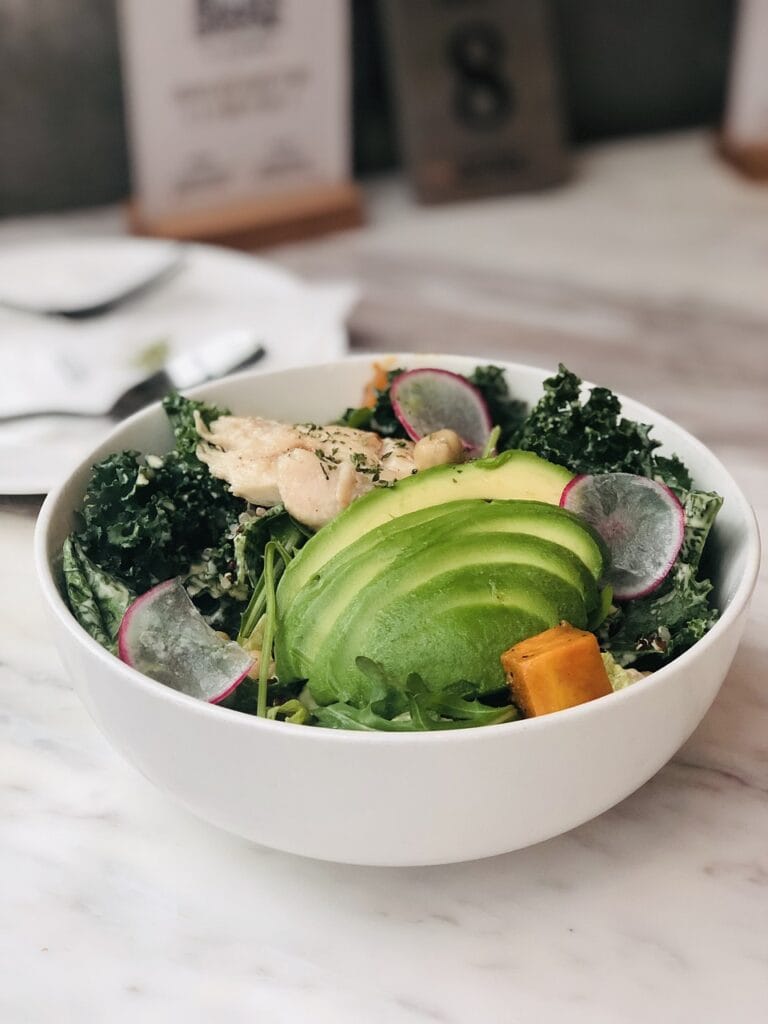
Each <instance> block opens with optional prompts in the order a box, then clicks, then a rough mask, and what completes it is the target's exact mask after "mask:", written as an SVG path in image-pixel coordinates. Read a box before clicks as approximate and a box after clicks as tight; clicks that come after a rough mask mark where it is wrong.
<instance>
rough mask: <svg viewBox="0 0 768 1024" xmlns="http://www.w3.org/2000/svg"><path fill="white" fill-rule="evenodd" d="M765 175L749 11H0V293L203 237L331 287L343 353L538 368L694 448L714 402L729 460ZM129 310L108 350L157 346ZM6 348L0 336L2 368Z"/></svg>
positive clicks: (481, 3)
mask: <svg viewBox="0 0 768 1024" xmlns="http://www.w3.org/2000/svg"><path fill="white" fill-rule="evenodd" d="M767 180H768V4H766V3H765V2H764V0H742V2H741V3H739V2H738V0H622V2H621V3H616V2H612V0H526V2H513V0H378V2H374V0H351V2H347V0H316V2H313V3H312V4H309V3H307V2H306V0H304V2H302V0H167V2H165V0H164V3H163V4H162V5H158V4H156V3H153V0H122V2H117V3H115V4H113V3H111V2H107V0H37V2H36V3H34V4H30V3H28V2H26V0H0V262H1V261H2V260H3V259H4V260H5V263H3V264H2V268H0V269H2V275H3V278H4V280H6V282H7V281H9V280H11V279H12V278H14V274H13V273H10V274H9V273H8V268H10V270H11V271H13V269H14V267H15V268H17V269H18V268H20V267H21V265H22V263H23V261H21V262H20V260H19V258H17V257H18V254H19V253H21V252H22V249H23V248H24V247H25V246H26V247H27V254H29V252H33V253H34V252H35V250H34V245H44V244H48V243H49V242H51V241H52V240H58V242H60V243H61V242H62V241H63V242H66V241H67V240H68V239H73V238H76V239H82V238H84V237H85V238H89V239H107V238H109V239H113V240H114V239H115V238H126V237H128V236H136V235H139V236H145V237H150V238H152V237H154V238H162V239H172V240H176V241H181V242H182V243H185V244H187V245H191V244H194V243H199V242H207V243H215V244H223V245H225V246H228V247H233V248H236V249H237V250H239V251H240V252H246V253H254V252H258V255H259V257H260V259H261V260H265V259H266V260H267V261H269V266H270V267H276V268H279V270H280V272H281V273H283V274H285V273H287V274H288V275H293V278H292V279H293V280H294V282H296V284H297V287H298V284H299V283H300V284H301V285H302V287H304V286H306V287H307V288H318V289H320V290H322V289H323V288H331V289H333V288H335V289H337V291H336V293H335V294H336V300H334V301H335V304H334V303H331V305H332V306H333V316H331V315H330V314H329V317H330V319H333V317H335V318H336V321H338V322H340V323H342V324H343V325H345V326H344V330H345V332H346V334H345V339H346V341H348V342H349V344H350V345H351V347H352V348H353V349H357V350H363V351H365V350H377V351H381V350H420V351H449V352H470V353H477V354H478V356H483V357H488V358H510V359H519V360H522V361H525V362H531V363H536V364H540V365H553V364H555V363H557V362H558V361H559V360H563V361H566V362H568V363H569V364H571V365H573V367H574V369H576V370H577V371H578V372H580V373H581V374H582V375H583V376H585V377H587V378H592V379H600V381H601V382H603V383H606V384H608V385H610V386H613V387H616V388H619V389H622V390H625V391H629V392H631V393H632V394H634V395H635V396H637V397H638V398H641V399H644V400H646V401H648V402H650V404H652V405H654V406H656V407H658V408H660V409H661V410H662V411H664V412H667V413H669V414H670V415H672V416H673V417H674V418H676V419H680V420H682V421H683V422H684V423H685V425H686V426H688V427H689V428H691V429H692V430H694V431H697V432H699V433H700V434H701V435H702V436H703V438H704V439H705V440H707V438H708V437H711V435H712V431H713V430H714V429H715V428H714V426H713V420H712V416H711V407H712V404H713V403H716V402H717V401H718V395H719V394H721V393H722V389H723V388H724V387H726V386H728V387H730V388H731V389H732V392H733V394H736V395H738V397H739V401H738V403H737V406H738V407H734V408H733V410H732V412H731V416H730V422H729V426H728V437H729V438H730V440H731V441H733V442H734V443H736V442H741V441H743V440H745V439H753V438H755V437H757V436H759V437H761V438H762V437H763V434H764V426H763V423H762V420H763V418H764V409H765V398H766V392H767V390H768V370H766V359H765V356H764V347H765V335H766V328H767V327H768V285H767V284H766V282H767V281H768V273H767V271H768V266H767V265H768V184H766V181H767ZM30 246H32V249H29V247H30ZM147 251H149V250H147ZM196 251H197V250H196ZM57 252H60V250H57ZM135 252H136V250H134V253H135ZM132 258H134V257H132ZM57 260H58V263H57ZM105 260H106V257H105ZM9 261H10V262H9ZM14 261H15V262H14ZM66 262H67V260H66V257H60V256H57V257H56V258H55V259H52V258H51V256H50V252H49V253H48V258H47V262H45V261H43V262H41V261H40V260H39V259H32V260H31V261H30V260H27V263H25V264H24V267H25V268H26V269H24V272H23V273H24V274H26V275H27V280H26V281H23V282H22V283H21V285H20V286H19V287H20V288H21V291H20V292H19V291H17V293H14V294H11V293H9V292H8V288H7V287H6V289H5V291H4V290H3V287H2V282H0V304H3V303H5V305H6V306H7V307H8V306H11V305H14V301H16V304H17V305H18V304H19V302H18V294H21V293H23V294H24V296H27V297H28V296H29V294H30V292H33V293H34V292H35V290H38V291H41V293H42V292H45V287H49V288H50V287H52V285H53V284H55V280H54V279H56V278H57V274H58V270H57V267H60V266H62V265H63V264H64V263H66ZM74 266H75V264H74V263H70V282H71V279H72V276H73V273H74V272H73V271H72V268H73V267H74ZM221 266H222V267H223V264H222V265H221ZM254 266H256V264H254ZM264 266H265V265H264V264H263V263H260V264H259V267H260V268H261V270H260V271H259V272H260V273H262V271H263V268H264ZM30 268H31V269H30ZM35 268H37V269H35ZM51 268H53V269H51ZM89 274H90V272H89V271H86V270H83V271H82V273H80V277H79V279H78V281H77V282H76V283H77V284H78V286H82V285H83V282H84V281H85V279H86V278H88V277H89ZM22 276H23V274H22V271H21V270H19V271H18V274H17V275H16V280H17V284H18V279H20V278H21V277H22ZM118 276H119V275H118ZM235 276H236V275H235ZM75 277H77V275H76V274H75ZM204 277H208V278H209V279H210V277H211V275H207V274H202V272H201V279H202V278H204ZM234 279H235V277H232V278H231V280H232V281H234ZM238 280H239V278H238ZM44 286H45V287H44ZM64 286H65V285H62V287H64ZM66 286H67V287H70V285H66ZM262 286H264V278H263V275H262V277H261V278H260V283H259V287H262ZM196 287H197V286H196ZM254 287H255V286H254ZM238 288H239V294H240V295H242V294H243V293H244V292H246V291H248V287H247V285H238ZM173 289H176V290H175V291H174V290H173ZM190 289H191V285H189V287H188V288H187V291H186V292H183V295H182V292H181V291H180V290H179V286H178V282H177V283H176V284H173V283H172V287H170V290H168V291H167V293H165V292H164V293H163V295H164V299H163V301H165V302H166V305H167V306H170V304H172V303H173V302H175V303H177V304H178V303H180V302H181V301H182V298H183V302H184V303H185V304H186V307H187V308H189V304H190V302H192V304H193V305H194V296H193V297H192V298H190V295H191V291H190ZM338 289H341V290H342V291H341V292H339V291H338ZM345 289H346V290H345ZM54 290H55V289H54ZM75 290H77V288H75ZM80 290H81V291H82V288H81V289H80ZM60 291H61V289H60ZM257 291H258V289H257ZM342 292H343V298H340V297H339V296H340V295H341V294H342ZM159 294H160V293H159V292H158V295H159ZM254 294H255V293H254ZM261 294H262V293H261V292H259V295H261ZM302 294H304V293H302ZM313 294H314V298H317V297H318V295H319V294H320V292H315V293H313ZM59 297H60V295H59ZM327 297H328V296H327V294H326V296H325V298H326V299H327ZM197 298H198V300H199V301H198V306H197V308H198V309H202V308H203V307H204V306H205V307H206V308H207V309H209V310H210V309H212V308H214V307H217V306H218V307H219V308H221V309H222V310H223V311H224V313H223V314H222V316H223V321H222V323H224V326H227V325H228V324H229V321H227V319H226V315H224V314H225V313H227V311H229V312H228V315H229V317H230V320H232V324H231V326H243V325H244V320H243V317H244V313H243V309H242V308H241V307H239V306H238V303H237V301H235V300H234V299H233V295H232V288H231V287H230V288H229V289H227V288H224V289H223V291H220V292H219V293H216V294H214V293H213V291H209V292H208V293H206V294H205V296H203V294H202V293H199V294H198V296H197ZM203 298H205V302H204V301H203ZM294 300H295V296H294V298H293V299H291V302H292V303H293V305H294V308H295V309H299V307H296V305H295V301H294ZM25 301H26V300H25ZM259 301H261V300H259ZM265 301H266V300H265ZM276 301H277V300H276ZM283 301H284V300H283ZM308 301H309V300H308ZM291 302H289V305H290V304H291ZM153 303H154V305H153ZM21 304H22V305H23V303H21ZM327 305H328V304H327V303H326V307H325V308H326V309H327ZM260 308H264V307H260V306H259V304H258V303H257V304H256V311H255V312H254V311H253V310H251V311H250V312H249V313H248V317H249V319H248V324H247V326H249V327H251V328H253V327H256V326H257V325H258V321H259V309H260ZM308 308H309V307H301V309H303V310H304V312H303V313H302V314H300V313H297V314H296V317H298V321H297V322H294V323H292V324H291V327H290V330H288V329H287V328H285V329H284V330H283V333H282V334H280V332H279V331H278V334H277V336H276V337H277V340H276V341H274V342H273V343H272V344H271V346H270V344H269V342H270V339H269V337H267V338H266V341H267V347H268V348H271V352H272V353H273V354H274V353H275V352H276V351H277V350H278V348H279V350H280V352H281V353H283V354H284V355H285V354H286V353H289V352H290V351H291V346H292V345H295V343H296V342H295V339H296V337H297V335H298V334H300V333H301V328H300V326H297V323H299V322H300V321H301V316H302V315H303V316H304V322H307V316H306V310H307V309H308ZM233 310H235V312H233ZM143 312H144V313H145V316H144V319H143V320H142V321H141V330H140V331H139V330H138V328H137V329H136V330H134V331H133V333H131V332H127V331H126V330H125V329H124V327H121V330H122V334H121V338H122V341H121V343H122V344H123V345H125V346H127V347H128V348H129V349H130V350H131V351H142V352H143V351H145V350H146V349H147V347H148V346H149V347H150V348H151V343H152V341H153V339H154V340H157V338H158V337H160V338H161V339H162V340H163V345H165V346H166V350H167V351H171V352H172V351H173V350H174V348H175V346H176V344H177V341H178V339H177V338H176V336H175V335H174V333H173V332H174V331H175V330H176V329H177V328H176V326H173V327H170V326H168V323H170V322H171V320H168V323H166V321H165V320H164V319H163V317H164V316H165V313H166V312H167V309H165V308H164V307H163V309H161V300H160V298H158V296H157V295H155V294H154V293H152V295H150V297H149V299H148V305H146V306H145V307H143ZM161 313H162V315H161ZM155 314H157V319H156V330H154V331H153V322H154V321H153V319H152V317H153V316H155ZM270 315H271V314H270ZM171 319H172V318H171ZM278 319H279V318H278ZM266 320H269V322H270V323H271V322H272V320H274V317H272V320H270V318H269V317H267V318H266ZM265 322H266V321H265ZM28 323H29V321H25V324H28ZM121 323H122V322H121ZM173 323H174V324H175V323H176V321H175V320H174V321H173ZM281 323H282V321H281ZM71 326H72V325H71V324H70V325H68V327H71ZM205 326H206V329H208V328H210V330H213V328H214V327H220V326H221V323H218V322H217V323H213V322H210V323H209V322H208V320H205ZM283 326H284V325H283ZM337 326H338V324H337ZM201 329H202V328H201ZM334 329H335V328H334ZM26 330H27V327H24V329H23V330H22V326H21V322H20V321H19V320H18V318H16V319H13V320H11V319H7V318H6V319H5V320H4V319H2V318H0V356H2V353H3V350H5V351H6V354H7V352H8V351H10V350H11V349H12V348H13V346H14V345H17V346H18V345H21V344H22V340H20V339H23V338H26V334H25V333H24V332H25V331H26ZM76 330H77V328H75V329H74V331H72V330H70V333H69V335H68V337H70V338H72V339H73V342H72V343H73V344H75V343H76V341H77V338H80V339H81V340H82V338H84V337H85V336H84V335H83V334H82V330H85V327H82V328H81V329H80V334H76V333H75V331H76ZM268 333H269V332H268V331H267V334H268ZM195 340H199V337H197V338H196V339H195ZM25 343H26V342H25ZM54 344H56V345H59V344H60V343H59V342H58V341H57V342H54ZM161 348H162V345H161ZM335 352H337V348H330V349H329V347H328V346H327V345H326V346H323V345H322V344H321V343H320V342H318V341H316V340H315V339H314V337H313V338H312V339H309V340H307V341H306V344H304V346H303V347H302V346H301V345H299V346H298V348H296V354H295V358H294V361H300V360H301V361H306V360H307V359H310V358H312V357H313V356H314V357H316V358H327V357H329V355H332V354H334V353H335ZM86 361H87V360H86ZM287 361H290V360H287ZM265 365H266V364H265ZM0 369H2V367H0ZM3 372H5V371H3ZM686 383H687V384H688V385H689V386H684V385H685V384H686ZM673 384H674V386H672V385H673ZM62 386H63V385H62ZM90 386H91V385H90V384H89V387H90ZM93 386H98V385H97V384H94V385H93ZM14 387H15V385H14ZM54 390H55V383H54ZM7 394H8V390H7V388H6V395H7ZM54 397H55V396H54ZM1 399H2V393H1V392H0V400H1ZM718 429H720V428H718ZM14 443H16V442H15V441H14ZM749 443H750V444H751V443H754V442H753V440H749ZM1 447H2V435H1V434H0V448H1ZM1 461H2V459H1V452H0V463H1ZM1 469H2V466H1V465H0V470H1ZM0 475H2V474H1V472H0Z"/></svg>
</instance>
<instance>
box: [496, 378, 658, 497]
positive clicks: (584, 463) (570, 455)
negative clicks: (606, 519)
mask: <svg viewBox="0 0 768 1024" xmlns="http://www.w3.org/2000/svg"><path fill="white" fill-rule="evenodd" d="M620 413H621V403H620V402H619V399H618V398H617V397H616V395H615V394H614V393H613V392H612V391H609V390H608V388H600V387H597V388H592V390H591V392H590V394H589V397H588V398H587V400H586V401H585V402H582V401H581V380H580V379H579V377H577V376H576V374H575V373H571V371H570V370H568V369H566V367H565V366H563V365H562V363H561V364H560V368H559V371H558V373H557V374H556V376H554V377H549V378H548V379H547V380H545V381H544V394H543V396H542V397H541V398H540V399H539V401H538V402H537V404H536V405H535V406H534V407H533V409H532V410H531V412H530V414H529V415H528V418H527V419H526V421H525V423H524V424H523V427H522V429H521V431H520V433H519V435H518V437H517V439H516V444H517V447H518V448H524V449H526V450H527V451H531V452H535V453H536V454H537V455H540V456H541V457H542V458H543V459H547V461H549V462H555V463H557V464H558V465H561V466H567V467H568V468H569V469H570V470H572V471H573V472H574V473H637V474H638V475H640V476H649V477H652V476H654V470H655V466H654V456H653V452H654V450H655V449H656V448H658V447H659V444H660V442H659V441H655V440H653V439H652V438H651V437H650V436H649V434H650V429H651V428H650V427H649V426H647V425H646V424H644V423H635V422H633V421H632V420H627V419H624V417H622V416H621V415H620Z"/></svg>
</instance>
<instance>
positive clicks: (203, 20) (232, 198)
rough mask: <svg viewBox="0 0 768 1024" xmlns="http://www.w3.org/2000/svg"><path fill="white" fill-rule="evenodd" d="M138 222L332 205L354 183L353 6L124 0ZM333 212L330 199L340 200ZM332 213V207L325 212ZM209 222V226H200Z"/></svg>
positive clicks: (272, 0)
mask: <svg viewBox="0 0 768 1024" xmlns="http://www.w3.org/2000/svg"><path fill="white" fill-rule="evenodd" d="M119 10H120V32H121V47H122V55H123V75H124V82H125V93H126V113H127V121H128V134H129V144H130V154H131V164H132V178H133V185H134V201H135V204H136V207H137V209H138V216H139V218H140V220H141V221H143V222H144V223H146V224H152V222H155V221H157V220H163V221H164V222H166V223H168V222H169V218H170V220H171V221H172V220H173V219H174V218H182V221H180V222H179V223H183V218H184V216H185V215H186V216H188V215H198V214H200V213H201V212H202V213H206V212H208V213H211V216H212V217H213V219H214V220H215V218H216V216H217V211H218V212H221V211H229V212H228V213H227V215H226V219H227V220H228V222H230V223H231V221H232V216H231V211H232V210H237V209H240V208H241V206H240V204H246V205H245V206H243V207H242V211H243V216H244V217H246V218H247V217H248V216H249V215H251V216H255V215H257V214H258V210H259V209H261V207H259V206H258V205H257V207H255V208H254V209H251V208H250V207H249V206H248V205H247V204H249V203H253V202H257V201H259V200H268V199H270V198H271V197H278V198H280V200H281V203H282V205H281V210H283V213H284V214H289V213H290V202H289V203H288V206H286V205H285V198H286V197H288V199H289V200H290V198H291V197H294V196H295V197H301V196H302V195H303V196H306V195H307V194H308V193H309V194H312V195H313V196H317V195H320V196H321V197H322V196H327V197H332V196H334V195H336V196H337V201H338V195H339V194H340V193H339V191H338V190H339V186H342V192H343V186H344V185H345V184H346V183H347V181H348V179H349V175H350V149H351V143H350V111H349V106H350V101H349V91H350V80H349V79H350V75H349V45H348V42H349V40H348V37H349V24H348V21H349V12H348V7H347V0H312V2H311V3H307V2H306V0H162V3H158V2H157V0H119ZM329 201H330V198H329ZM321 205H322V202H321ZM194 223H197V224H198V225H199V224H200V223H201V222H200V219H199V217H198V218H197V220H195V221H194Z"/></svg>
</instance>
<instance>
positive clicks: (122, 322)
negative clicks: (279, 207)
mask: <svg viewBox="0 0 768 1024" xmlns="http://www.w3.org/2000/svg"><path fill="white" fill-rule="evenodd" d="M108 241H109V242H110V244H113V243H114V241H115V240H108ZM121 241H123V243H124V244H125V245H131V244H132V243H133V244H135V240H132V239H125V240H121ZM99 243H100V240H96V239H94V240H93V245H94V247H95V246H97V245H98V244H99ZM139 244H141V245H143V246H144V245H147V244H151V243H147V242H144V241H142V242H140V243H139ZM159 244H162V245H165V243H159ZM18 291H19V289H18V287H17V293H18ZM54 292H55V289H53V288H51V287H50V282H49V285H48V286H47V294H48V296H50V295H51V294H54ZM27 294H28V295H30V296H31V294H32V293H31V291H30V290H29V289H27ZM62 294H63V293H61V292H59V295H60V296H62ZM356 295H357V290H356V288H355V287H354V286H352V285H350V284H347V283H341V284H330V285H305V284H303V283H301V282H299V281H298V280H297V279H295V278H293V277H292V276H291V275H289V274H287V273H285V272H284V271H282V270H280V269H279V268H277V267H273V266H271V265H270V264H268V263H265V262H263V261H261V260H255V259H252V258H250V257H245V256H243V255H242V254H239V253H234V252H230V251H228V250H222V249H215V248H213V247H208V246H190V247H189V253H188V257H187V261H186V264H185V267H184V269H183V270H182V271H181V272H180V273H179V274H178V275H176V276H175V277H173V278H172V279H171V280H169V281H167V282H166V283H164V284H163V285H161V286H160V287H159V288H157V289H156V290H153V291H151V292H148V293H146V294H145V295H144V296H142V297H140V298H139V299H137V300H136V301H135V302H131V303H129V304H127V305H126V306H124V307H120V308H118V309H117V310H115V311H114V312H112V313H110V314H107V315H105V316H103V317H99V318H97V319H94V320H86V321H70V320H63V319H55V318H51V317H42V316H37V315H33V314H23V313H17V312H11V311H7V310H0V415H3V414H5V415H12V414H14V413H21V412H25V411H30V410H38V409H70V410H72V411H83V412H102V411H104V410H105V409H108V408H109V407H110V405H111V404H112V402H113V401H114V400H115V399H116V398H118V397H119V396H120V395H121V394H122V393H123V391H125V390H126V388H128V387H130V386H131V385H132V384H133V383H135V382H136V380H138V379H140V378H141V377H143V376H145V375H146V374H147V369H148V364H150V363H151V362H152V360H151V358H150V357H151V355H152V353H153V352H154V353H155V356H157V354H158V353H159V352H166V353H168V354H171V353H178V352H181V351H184V350H185V349H187V348H189V347H194V346H197V345H200V344H201V343H204V342H205V341H206V340H207V339H208V338H210V337H213V336H215V335H217V334H220V333H222V332H224V331H227V330H232V329H242V328H246V329H254V330H256V331H257V332H258V334H259V336H260V338H261V340H262V341H263V344H264V346H265V348H266V349H267V357H266V358H265V359H263V360H261V361H260V363H259V364H258V365H259V369H261V370H264V371H268V370H276V369H283V368H285V367H288V366H297V365H304V364H307V363H312V362H325V361H329V360H333V359H337V358H339V357H340V356H342V355H343V354H344V352H345V351H346V348H347V339H346V331H345V328H344V321H345V318H346V316H347V314H348V312H349V310H350V308H351V306H352V305H353V304H354V301H355V299H356ZM149 368H150V369H156V368H157V365H153V366H150V367H149ZM110 426H111V424H110V423H109V421H107V420H105V421H100V420H97V421H78V420H65V419H62V418H59V419H55V420H54V419H43V420H28V421H20V422H18V423H9V424H5V425H2V424H0V493H5V494H12V493H15V494H21V493H42V492H44V491H45V490H48V489H49V488H50V487H51V486H52V484H53V483H54V482H55V480H57V479H58V478H59V477H60V476H61V475H62V473H63V472H66V470H67V469H68V468H70V467H71V466H72V464H73V463H75V462H76V461H77V460H78V459H79V458H81V457H82V454H83V453H84V451H85V450H87V448H88V447H90V446H92V445H93V444H94V443H95V441H97V440H98V437H99V435H100V434H103V433H104V432H105V431H106V430H107V429H108V428H109V427H110Z"/></svg>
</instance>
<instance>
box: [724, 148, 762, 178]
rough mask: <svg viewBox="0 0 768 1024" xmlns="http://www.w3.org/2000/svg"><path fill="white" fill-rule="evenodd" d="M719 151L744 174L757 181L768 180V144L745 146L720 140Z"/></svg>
mask: <svg viewBox="0 0 768 1024" xmlns="http://www.w3.org/2000/svg"><path fill="white" fill-rule="evenodd" d="M719 149H720V152H721V153H722V155H723V156H724V157H725V159H726V160H728V161H729V163H732V164H733V165H734V167H736V168H738V170H740V171H741V173H742V174H745V175H746V176H747V177H748V178H754V179H755V180H756V181H766V180H768V142H766V143H764V144H763V145H757V144H753V145H749V146H745V145H744V144H743V143H739V144H737V143H734V142H729V141H728V140H727V139H725V138H723V139H720V142H719Z"/></svg>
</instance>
